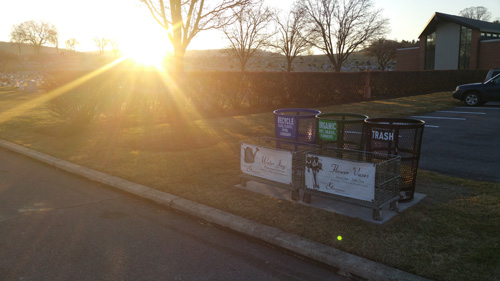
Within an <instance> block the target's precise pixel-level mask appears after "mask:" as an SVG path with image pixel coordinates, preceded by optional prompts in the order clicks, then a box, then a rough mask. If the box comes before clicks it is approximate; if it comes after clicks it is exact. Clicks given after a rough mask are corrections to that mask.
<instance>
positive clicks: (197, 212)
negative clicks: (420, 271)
mask: <svg viewBox="0 0 500 281" xmlns="http://www.w3.org/2000/svg"><path fill="white" fill-rule="evenodd" d="M0 147H3V148H5V149H8V150H10V151H13V152H16V153H19V154H22V155H24V156H27V157H29V158H32V159H35V160H37V161H40V162H43V163H45V164H48V165H52V166H54V167H56V168H58V169H61V170H64V171H66V172H69V173H72V174H75V175H79V176H81V177H84V178H87V179H89V180H91V181H95V182H99V183H102V184H105V185H108V186H111V187H114V188H117V189H120V190H122V191H125V192H128V193H131V194H134V195H137V196H140V197H143V198H146V199H149V200H152V201H154V202H157V203H159V204H162V205H165V206H167V207H169V208H171V209H173V210H176V211H179V212H182V213H185V214H188V215H191V216H194V217H197V218H200V219H203V220H205V221H207V222H210V223H213V224H216V225H219V226H222V227H226V228H228V229H231V230H233V231H235V232H238V233H242V234H245V235H248V236H250V237H254V238H256V239H259V240H262V241H265V242H267V243H269V244H272V245H275V246H277V247H280V248H282V249H285V250H287V251H290V252H293V253H296V254H299V255H301V256H304V257H307V258H310V259H312V260H316V261H318V262H321V263H324V264H327V265H329V266H332V267H334V268H337V269H339V274H342V275H344V276H348V277H350V276H357V277H361V278H364V279H367V280H374V281H378V280H380V281H382V280H384V281H387V280H398V281H404V280H407V281H413V280H428V279H425V278H423V277H420V276H417V275H413V274H410V273H408V272H404V271H402V270H399V269H395V268H392V267H389V266H386V265H383V264H379V263H376V262H373V261H371V260H368V259H365V258H362V257H358V256H355V255H352V254H349V253H346V252H343V251H340V250H338V249H335V248H333V247H329V246H326V245H323V244H320V243H317V242H314V241H311V240H307V239H305V238H303V237H300V236H298V235H295V234H291V233H287V232H284V231H281V230H279V229H277V228H274V227H270V226H266V225H262V224H259V223H257V222H254V221H251V220H248V219H245V218H242V217H239V216H236V215H233V214H230V213H227V212H224V211H221V210H219V209H215V208H212V207H209V206H205V205H202V204H199V203H196V202H194V201H190V200H186V199H183V198H180V197H178V196H174V195H171V194H168V193H165V192H162V191H159V190H156V189H153V188H150V187H147V186H144V185H141V184H137V183H134V182H130V181H127V180H124V179H121V178H118V177H114V176H110V175H108V174H105V173H101V172H98V171H95V170H92V169H89V168H86V167H83V166H80V165H77V164H74V163H71V162H68V161H64V160H61V159H58V158H55V157H52V156H49V155H45V154H43V153H40V152H37V151H34V150H32V149H29V148H26V147H23V146H20V145H17V144H14V143H10V142H7V141H4V140H0Z"/></svg>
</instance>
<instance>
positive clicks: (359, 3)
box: [302, 0, 388, 71]
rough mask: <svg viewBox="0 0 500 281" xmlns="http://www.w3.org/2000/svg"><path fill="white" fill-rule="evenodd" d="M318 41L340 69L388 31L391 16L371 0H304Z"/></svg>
mask: <svg viewBox="0 0 500 281" xmlns="http://www.w3.org/2000/svg"><path fill="white" fill-rule="evenodd" d="M302 4H303V5H304V9H305V11H306V12H307V15H308V17H309V20H310V23H311V25H312V27H311V28H312V30H311V32H312V34H313V37H314V38H317V41H311V43H312V44H313V45H314V46H315V47H317V48H318V49H320V50H321V51H323V53H325V54H326V55H327V57H328V58H329V59H330V61H331V62H332V64H333V67H334V69H335V71H340V70H341V68H342V64H343V63H344V62H345V61H346V60H347V58H348V57H349V55H351V54H352V53H353V52H354V51H356V50H357V49H358V48H360V47H361V46H363V45H364V44H367V43H369V42H370V41H373V40H376V39H378V38H380V37H381V36H383V35H384V34H386V33H387V29H388V19H386V18H384V17H383V16H382V11H381V10H375V9H374V8H373V3H372V0H305V1H303V2H302Z"/></svg>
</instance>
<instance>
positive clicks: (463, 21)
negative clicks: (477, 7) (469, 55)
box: [419, 12, 500, 37]
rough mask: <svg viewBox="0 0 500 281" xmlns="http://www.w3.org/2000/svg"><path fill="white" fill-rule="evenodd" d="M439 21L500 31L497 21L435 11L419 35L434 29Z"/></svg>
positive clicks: (486, 30) (485, 30)
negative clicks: (492, 21)
mask: <svg viewBox="0 0 500 281" xmlns="http://www.w3.org/2000/svg"><path fill="white" fill-rule="evenodd" d="M441 22H453V23H456V24H458V25H463V26H465V27H468V28H470V29H474V30H479V31H481V32H492V33H500V24H498V23H491V22H487V21H481V20H474V19H469V18H464V17H459V16H453V15H448V14H443V13H438V12H436V13H434V15H433V16H432V18H431V20H430V21H429V23H427V26H426V27H425V28H424V30H423V31H422V32H421V33H420V36H422V35H427V34H430V33H432V32H434V31H436V26H437V25H438V24H439V23H441ZM420 36H419V37H420Z"/></svg>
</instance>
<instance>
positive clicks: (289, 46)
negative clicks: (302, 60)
mask: <svg viewBox="0 0 500 281" xmlns="http://www.w3.org/2000/svg"><path fill="white" fill-rule="evenodd" d="M275 21H276V24H277V26H278V33H277V34H278V39H277V42H276V43H275V44H273V47H274V48H276V49H277V50H278V51H279V52H280V53H281V54H283V55H284V56H285V57H286V62H287V72H290V71H292V63H293V60H294V59H295V58H296V57H297V56H299V55H301V54H303V53H305V52H307V51H308V50H309V49H310V48H311V44H310V43H309V41H311V40H310V38H309V37H310V32H308V31H307V30H306V29H305V28H304V25H305V23H306V14H305V10H304V7H303V6H300V5H299V2H296V3H294V5H293V7H292V9H291V10H290V12H289V13H288V14H287V15H286V16H280V15H278V14H277V15H276V16H275Z"/></svg>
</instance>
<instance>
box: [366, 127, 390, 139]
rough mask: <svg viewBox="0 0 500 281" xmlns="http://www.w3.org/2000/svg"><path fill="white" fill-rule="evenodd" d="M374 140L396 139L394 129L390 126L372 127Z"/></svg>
mask: <svg viewBox="0 0 500 281" xmlns="http://www.w3.org/2000/svg"><path fill="white" fill-rule="evenodd" d="M371 133H372V140H377V141H383V142H389V141H394V130H393V129H388V128H372V132H371Z"/></svg>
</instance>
